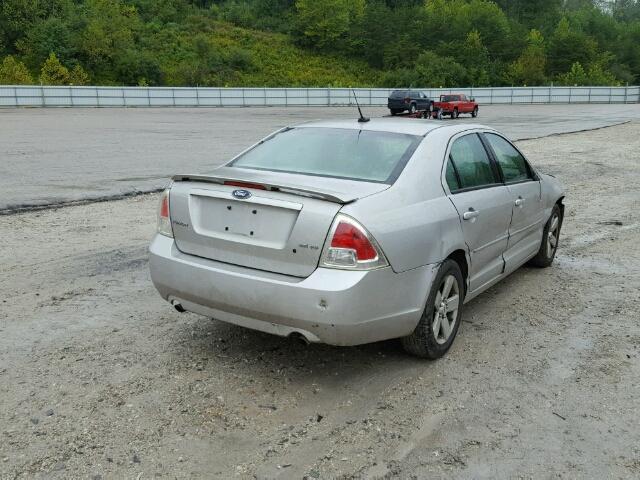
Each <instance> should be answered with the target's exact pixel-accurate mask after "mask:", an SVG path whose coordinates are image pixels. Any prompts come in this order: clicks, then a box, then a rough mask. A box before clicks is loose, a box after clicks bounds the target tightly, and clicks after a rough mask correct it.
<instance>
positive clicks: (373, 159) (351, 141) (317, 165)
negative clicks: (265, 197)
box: [230, 127, 422, 183]
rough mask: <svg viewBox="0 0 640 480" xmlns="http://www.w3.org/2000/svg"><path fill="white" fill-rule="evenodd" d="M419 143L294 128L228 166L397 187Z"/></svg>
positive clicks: (380, 134) (411, 137) (370, 134)
mask: <svg viewBox="0 0 640 480" xmlns="http://www.w3.org/2000/svg"><path fill="white" fill-rule="evenodd" d="M421 139H422V137H418V136H415V135H405V134H401V133H389V132H373V131H366V130H352V129H343V128H314V127H306V128H292V129H289V130H285V131H283V132H280V133H277V134H276V135H274V136H273V137H271V138H270V139H269V140H267V141H265V142H263V143H261V144H259V145H257V146H256V147H254V148H252V149H251V150H249V151H248V152H246V153H244V154H243V155H241V156H240V157H238V158H236V159H235V160H234V161H233V162H232V163H231V164H230V166H232V167H240V168H251V169H256V170H269V171H274V172H287V173H298V174H302V175H316V176H321V177H334V178H345V179H351V180H362V181H367V182H378V183H393V182H394V181H395V180H396V178H398V176H399V175H400V173H401V172H402V169H403V168H404V166H405V164H406V163H407V160H409V158H410V157H411V155H412V154H413V152H414V151H415V149H416V148H417V146H418V144H419V143H420V140H421Z"/></svg>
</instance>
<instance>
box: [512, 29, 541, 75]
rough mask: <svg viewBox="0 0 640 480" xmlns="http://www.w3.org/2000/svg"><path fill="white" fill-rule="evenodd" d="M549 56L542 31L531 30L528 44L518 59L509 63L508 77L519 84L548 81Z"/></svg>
mask: <svg viewBox="0 0 640 480" xmlns="http://www.w3.org/2000/svg"><path fill="white" fill-rule="evenodd" d="M546 65H547V56H546V53H545V44H544V38H543V37H542V33H540V32H539V31H538V30H535V29H533V30H531V31H530V32H529V35H527V46H526V48H525V49H524V51H523V52H522V54H521V55H520V57H518V59H517V60H516V61H515V62H513V63H512V64H511V65H509V70H508V72H507V78H508V79H509V80H510V81H511V83H513V84H518V85H533V86H535V85H543V84H544V83H545V82H546V76H545V70H546Z"/></svg>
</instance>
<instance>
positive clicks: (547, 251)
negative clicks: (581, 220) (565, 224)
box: [529, 203, 562, 268]
mask: <svg viewBox="0 0 640 480" xmlns="http://www.w3.org/2000/svg"><path fill="white" fill-rule="evenodd" d="M560 227H562V211H561V210H560V207H559V206H558V204H557V203H556V204H555V205H554V206H553V209H552V210H551V216H550V217H549V220H548V221H547V224H546V225H545V226H544V231H543V233H542V243H541V244H540V250H538V253H537V254H536V256H535V257H533V258H532V259H531V260H529V264H530V265H533V266H534V267H539V268H546V267H548V266H550V265H551V264H552V263H553V259H554V258H555V256H556V252H557V251H558V243H559V240H560Z"/></svg>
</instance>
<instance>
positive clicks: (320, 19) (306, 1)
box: [295, 0, 364, 50]
mask: <svg viewBox="0 0 640 480" xmlns="http://www.w3.org/2000/svg"><path fill="white" fill-rule="evenodd" d="M295 5H296V11H297V19H296V20H297V24H298V28H299V30H300V33H301V39H302V40H303V43H304V44H307V45H312V46H314V47H315V48H317V49H319V50H328V49H331V48H335V47H337V46H339V40H340V39H341V38H343V37H344V35H345V34H346V33H347V32H348V31H349V28H350V27H351V26H352V24H354V23H355V22H356V21H357V20H358V19H359V18H360V17H361V16H362V15H363V13H364V0H297V1H296V4H295Z"/></svg>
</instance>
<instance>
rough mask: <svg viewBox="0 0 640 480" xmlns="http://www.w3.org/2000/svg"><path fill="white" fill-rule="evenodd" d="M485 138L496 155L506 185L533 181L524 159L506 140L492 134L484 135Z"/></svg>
mask: <svg viewBox="0 0 640 480" xmlns="http://www.w3.org/2000/svg"><path fill="white" fill-rule="evenodd" d="M485 138H486V139H487V141H488V142H489V145H491V148H493V151H494V152H495V154H496V160H497V161H498V164H499V165H500V168H501V169H502V174H503V175H504V181H505V182H506V183H515V182H523V181H526V180H533V174H532V172H531V169H530V168H529V165H527V161H526V160H525V159H524V157H523V156H522V155H521V154H520V152H518V150H516V148H515V147H514V146H513V145H511V144H510V143H509V142H508V141H507V140H505V139H504V138H502V137H501V136H499V135H495V134H493V133H485Z"/></svg>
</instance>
